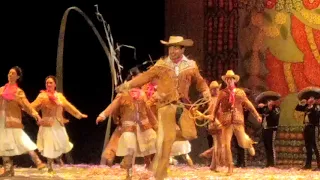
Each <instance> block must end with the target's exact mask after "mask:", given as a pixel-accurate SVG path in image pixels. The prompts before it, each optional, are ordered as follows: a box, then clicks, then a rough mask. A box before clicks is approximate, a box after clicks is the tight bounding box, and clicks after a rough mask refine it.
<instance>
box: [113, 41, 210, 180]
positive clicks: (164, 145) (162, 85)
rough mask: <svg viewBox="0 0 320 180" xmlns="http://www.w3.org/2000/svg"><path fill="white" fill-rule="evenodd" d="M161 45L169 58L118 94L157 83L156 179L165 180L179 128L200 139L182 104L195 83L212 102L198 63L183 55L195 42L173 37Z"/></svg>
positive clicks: (185, 101)
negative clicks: (150, 83) (193, 82)
mask: <svg viewBox="0 0 320 180" xmlns="http://www.w3.org/2000/svg"><path fill="white" fill-rule="evenodd" d="M161 43H162V44H165V45H167V46H168V47H169V56H168V57H165V58H163V59H160V60H158V61H157V63H156V64H155V65H154V66H153V67H151V68H150V69H149V70H147V71H146V72H144V73H142V74H140V75H139V76H137V77H136V78H134V79H133V80H131V81H129V82H126V83H124V84H122V85H120V86H119V87H118V88H117V90H118V91H126V90H128V89H130V88H133V87H140V86H142V85H143V84H146V83H148V82H150V81H152V80H153V79H154V78H156V79H157V80H158V87H157V93H158V94H159V97H160V99H159V100H158V121H159V130H158V143H157V153H156V157H155V159H154V169H155V177H156V179H157V180H163V179H164V178H165V177H166V176H167V168H168V166H169V158H170V152H171V147H172V144H173V142H174V141H175V140H176V137H177V133H176V125H177V124H178V125H179V126H180V129H181V131H180V132H181V135H180V134H179V138H183V139H185V140H191V139H194V138H196V137H197V135H196V134H197V133H196V128H195V124H194V122H193V121H192V120H191V119H190V117H189V113H190V112H189V111H188V110H187V109H185V108H182V107H181V105H180V104H181V103H180V102H183V103H190V101H189V96H188V94H189V87H190V85H191V83H192V81H193V80H194V81H195V82H196V83H197V89H198V90H199V91H200V92H201V93H202V95H203V96H204V97H205V98H206V99H210V92H209V88H208V86H207V84H206V82H205V81H204V79H203V78H202V76H201V75H200V73H199V69H198V67H197V65H196V62H195V61H193V60H190V59H188V58H187V57H186V56H184V51H185V47H188V46H192V45H193V41H192V40H191V39H184V38H183V37H181V36H170V38H169V41H168V42H166V41H161ZM176 115H177V116H176Z"/></svg>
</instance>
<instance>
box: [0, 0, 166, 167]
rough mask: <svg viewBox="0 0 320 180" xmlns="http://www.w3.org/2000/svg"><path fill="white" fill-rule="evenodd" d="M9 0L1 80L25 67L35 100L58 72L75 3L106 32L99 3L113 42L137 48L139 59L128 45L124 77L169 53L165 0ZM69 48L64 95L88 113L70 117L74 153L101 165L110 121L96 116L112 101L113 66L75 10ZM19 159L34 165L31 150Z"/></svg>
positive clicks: (29, 126) (28, 122)
mask: <svg viewBox="0 0 320 180" xmlns="http://www.w3.org/2000/svg"><path fill="white" fill-rule="evenodd" d="M8 2H9V1H6V3H7V4H6V3H5V2H3V3H2V5H1V17H2V28H1V31H2V37H1V44H2V53H1V56H2V57H1V66H0V84H1V85H4V84H5V83H6V82H7V73H8V71H9V69H10V68H11V67H12V66H15V65H18V66H20V67H21V68H22V69H23V73H24V77H23V82H22V84H21V86H20V87H21V88H22V89H24V91H25V93H26V95H27V97H28V99H29V101H31V102H32V101H33V100H34V99H35V98H36V96H37V95H38V93H39V91H40V90H41V89H44V79H45V77H46V76H47V75H50V74H53V75H54V74H55V68H56V64H55V63H56V52H57V42H58V33H59V28H60V22H61V18H62V16H63V13H64V11H65V10H66V9H67V8H69V7H71V6H77V7H79V8H80V9H81V10H83V11H84V12H85V13H86V14H87V15H88V16H89V17H90V19H91V20H92V21H93V22H94V24H95V25H96V27H97V28H98V29H99V31H100V34H101V35H102V36H104V32H103V27H102V24H101V23H100V22H98V21H97V18H96V16H95V7H94V5H95V4H98V5H99V10H100V12H101V13H102V14H103V16H104V18H105V20H106V21H107V22H108V23H109V24H110V25H111V30H112V33H113V38H114V41H115V42H118V43H120V44H127V45H132V46H135V47H136V48H137V60H134V59H133V51H132V50H128V49H123V50H122V52H121V64H122V65H123V66H124V67H125V69H124V71H123V72H125V74H124V76H123V77H125V76H126V71H127V70H128V69H129V68H131V67H133V66H134V65H135V64H138V63H142V62H143V61H145V60H148V59H149V58H148V54H150V55H151V57H152V58H153V59H156V58H159V57H160V56H162V55H163V52H164V49H163V46H162V45H161V44H160V42H159V40H160V39H163V38H164V28H165V27H164V21H165V15H164V13H165V12H164V1H150V2H144V1H143V2H140V1H124V0H122V1H112V2H110V1H102V0H101V1H94V0H91V1H85V0H77V1H71V0H64V1H55V2H54V3H52V2H49V1H48V2H47V3H34V2H31V1H28V2H23V3H19V4H18V3H11V4H8ZM89 2H90V3H89ZM64 52H65V56H64V82H63V83H64V94H65V96H66V97H67V99H68V100H69V101H70V102H71V103H73V104H74V105H75V106H76V107H77V108H78V109H79V110H80V111H82V112H83V113H86V114H88V116H89V117H88V119H83V120H76V119H75V118H72V117H70V123H69V124H67V125H66V127H67V131H68V133H69V137H70V139H71V141H72V142H73V144H74V148H73V150H72V151H71V154H72V157H73V159H74V163H94V164H98V163H99V162H100V155H101V152H102V147H103V143H104V138H105V131H106V124H107V123H106V121H105V122H104V123H102V124H101V125H98V126H97V125H96V124H95V119H96V117H97V115H98V114H99V113H100V112H101V111H102V110H103V109H104V108H105V107H106V106H107V105H108V104H109V103H110V96H111V77H110V68H109V63H108V59H107V57H106V56H105V54H104V51H103V49H102V47H101V46H100V44H99V42H98V40H97V38H96V37H95V35H94V33H93V31H92V30H91V28H90V27H89V26H88V25H87V23H86V22H85V20H84V19H83V17H82V16H81V15H80V14H78V13H77V12H75V11H74V12H71V13H70V14H69V17H68V23H67V30H66V36H65V51H64ZM24 117H25V118H24V119H23V123H24V125H25V131H26V133H27V134H28V135H29V136H30V137H31V138H32V139H33V140H34V141H36V134H37V131H38V126H37V125H36V123H35V121H34V120H33V119H32V118H30V117H29V116H28V115H25V116H24ZM68 117H69V116H68ZM15 164H17V165H18V166H31V165H33V163H32V161H31V160H30V159H29V156H28V155H22V156H19V157H16V158H15Z"/></svg>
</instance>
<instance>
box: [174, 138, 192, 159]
mask: <svg viewBox="0 0 320 180" xmlns="http://www.w3.org/2000/svg"><path fill="white" fill-rule="evenodd" d="M190 152H191V144H190V142H189V141H175V142H174V143H173V145H172V148H171V153H170V155H171V156H180V155H183V154H189V153H190Z"/></svg>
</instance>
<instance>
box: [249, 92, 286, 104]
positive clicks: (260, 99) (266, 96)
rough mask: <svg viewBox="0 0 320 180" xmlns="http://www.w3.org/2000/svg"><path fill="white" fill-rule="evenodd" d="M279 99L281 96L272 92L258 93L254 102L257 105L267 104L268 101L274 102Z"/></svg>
mask: <svg viewBox="0 0 320 180" xmlns="http://www.w3.org/2000/svg"><path fill="white" fill-rule="evenodd" d="M280 98H281V95H280V94H279V93H277V92H274V91H265V92H262V93H260V94H259V95H258V96H257V97H256V99H255V102H256V103H257V104H259V103H267V102H268V101H270V100H272V101H276V100H279V99H280Z"/></svg>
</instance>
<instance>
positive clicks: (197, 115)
mask: <svg viewBox="0 0 320 180" xmlns="http://www.w3.org/2000/svg"><path fill="white" fill-rule="evenodd" d="M209 102H210V99H209V100H206V99H205V98H200V99H198V100H197V101H196V102H194V103H192V104H188V103H183V102H180V104H181V105H184V106H190V109H191V110H192V109H198V108H199V107H200V106H202V105H205V104H208V103H209ZM210 108H211V106H208V108H207V109H206V110H205V111H204V112H203V113H201V114H200V113H195V114H194V113H190V114H189V117H190V118H192V119H194V120H195V124H196V125H197V126H199V127H204V126H206V125H207V124H209V123H210V120H203V121H204V123H203V124H199V123H198V122H197V119H200V118H201V119H203V118H204V117H203V116H204V114H207V112H208V111H209V109H210ZM196 111H197V110H196Z"/></svg>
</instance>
